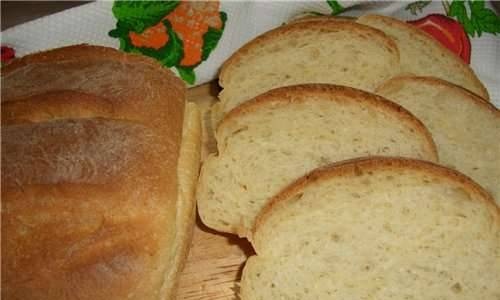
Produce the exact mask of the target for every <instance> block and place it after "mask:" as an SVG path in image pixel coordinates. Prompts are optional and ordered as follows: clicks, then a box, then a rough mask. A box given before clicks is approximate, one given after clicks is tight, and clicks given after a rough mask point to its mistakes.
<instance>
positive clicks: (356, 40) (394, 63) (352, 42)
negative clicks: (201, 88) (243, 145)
mask: <svg viewBox="0 0 500 300" xmlns="http://www.w3.org/2000/svg"><path fill="white" fill-rule="evenodd" d="M398 73H399V53H398V50H397V47H396V45H395V44H394V42H393V41H392V39H390V38H388V37H387V36H386V35H385V34H384V33H383V32H381V31H379V30H376V29H373V28H371V27H369V26H365V25H361V24H357V23H355V22H351V21H339V20H319V21H315V20H312V21H310V22H305V21H304V22H300V23H292V24H288V25H285V26H281V27H278V28H276V29H274V30H271V31H269V32H266V33H264V34H263V35H261V36H259V37H257V38H256V39H253V40H252V41H250V42H249V43H247V44H246V45H244V46H243V47H242V48H240V49H239V50H238V51H236V52H235V53H234V54H233V55H232V56H231V57H230V58H229V59H228V60H227V61H226V62H225V63H224V65H223V66H222V69H221V71H220V75H219V83H220V85H221V86H222V87H223V90H222V92H221V93H220V95H219V98H220V103H218V104H217V106H215V107H214V114H215V116H214V119H215V120H216V121H219V120H220V119H221V118H222V116H223V115H224V114H226V113H227V112H229V111H230V110H231V109H233V108H234V107H236V106H237V105H238V104H241V103H242V102H244V101H246V100H249V99H251V98H253V97H255V96H257V95H259V94H261V93H263V92H265V91H268V90H271V89H273V88H277V87H281V86H287V85H293V84H304V83H329V84H339V85H347V86H351V87H354V88H358V89H362V90H366V91H373V90H374V89H375V88H376V87H377V86H378V85H379V84H380V83H382V82H383V81H385V80H387V79H389V78H391V77H393V76H394V75H396V74H398Z"/></svg>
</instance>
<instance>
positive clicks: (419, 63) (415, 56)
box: [357, 15, 489, 100]
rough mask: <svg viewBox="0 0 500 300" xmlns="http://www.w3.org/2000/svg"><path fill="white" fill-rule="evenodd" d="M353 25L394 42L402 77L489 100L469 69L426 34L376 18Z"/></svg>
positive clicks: (394, 22)
mask: <svg viewBox="0 0 500 300" xmlns="http://www.w3.org/2000/svg"><path fill="white" fill-rule="evenodd" d="M357 22H358V23H360V24H364V25H367V26H371V27H373V28H377V29H379V30H381V31H383V32H385V33H386V34H387V35H388V36H389V37H391V38H392V39H394V42H395V43H396V44H397V46H398V48H399V52H400V57H401V72H402V73H410V74H414V75H417V76H434V77H438V78H441V79H444V80H447V81H450V82H452V83H454V84H456V85H459V86H462V87H464V88H466V89H468V90H470V91H471V92H473V93H475V94H477V95H478V96H480V97H482V98H484V99H486V100H489V95H488V91H487V90H486V87H485V86H484V85H483V84H482V83H481V81H480V80H479V78H478V77H477V76H476V74H475V73H474V71H473V70H472V68H471V67H470V66H469V65H467V64H466V63H465V62H464V61H463V60H462V59H460V58H459V57H458V56H457V55H456V54H455V53H453V52H451V51H450V50H449V49H448V48H446V47H444V46H443V45H441V43H439V42H438V41H437V40H436V39H435V38H433V37H432V36H431V35H429V34H428V33H427V32H425V31H423V30H420V29H419V28H417V27H415V26H413V25H411V24H407V23H405V22H402V21H400V20H397V19H394V18H391V17H386V16H380V15H364V16H361V17H359V18H358V20H357Z"/></svg>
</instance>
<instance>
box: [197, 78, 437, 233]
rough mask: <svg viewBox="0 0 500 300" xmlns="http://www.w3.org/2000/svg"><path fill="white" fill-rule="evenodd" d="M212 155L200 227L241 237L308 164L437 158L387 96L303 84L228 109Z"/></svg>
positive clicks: (203, 183) (202, 188) (417, 126)
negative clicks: (367, 158)
mask: <svg viewBox="0 0 500 300" xmlns="http://www.w3.org/2000/svg"><path fill="white" fill-rule="evenodd" d="M216 139H217V147H218V155H212V156H210V157H209V158H208V159H207V160H206V161H205V162H204V164H203V167H202V171H201V175H200V180H199V185H198V188H197V200H198V210H199V214H200V217H201V219H202V221H203V223H204V224H206V225H207V226H209V227H211V228H213V229H216V230H219V231H224V232H230V233H237V234H238V235H240V236H246V235H247V234H248V231H249V230H250V229H251V228H252V226H253V223H254V219H255V217H256V216H257V214H258V213H259V211H260V209H261V208H262V207H263V206H264V205H265V204H266V202H267V200H268V198H270V197H272V196H273V195H274V194H275V193H277V192H278V191H279V190H281V189H282V188H284V187H285V186H286V185H287V184H289V183H291V182H292V181H294V180H295V179H297V178H299V177H300V176H302V175H304V174H306V173H307V172H309V171H311V170H312V169H314V168H316V167H319V166H323V165H326V164H328V163H331V162H335V161H340V160H344V159H350V158H354V157H359V156H367V155H394V156H404V157H413V158H419V159H425V160H431V161H436V160H437V155H436V149H435V145H434V142H433V141H432V138H431V136H430V134H429V132H428V131H427V129H426V128H425V127H424V126H423V125H422V123H421V122H420V121H418V120H417V119H416V118H415V117H414V116H413V115H411V114H410V113H408V112H407V111H406V110H404V109H403V108H401V107H400V106H398V105H396V104H394V103H393V102H390V101H387V100H385V99H383V98H381V97H377V96H375V95H373V94H370V93H367V92H363V91H360V90H356V89H352V88H347V87H342V86H334V85H326V84H323V85H321V84H310V85H297V86H289V87H282V88H277V89H274V90H271V91H269V92H266V93H264V94H262V95H260V96H258V97H256V98H254V99H252V100H250V101H247V102H245V103H244V104H242V105H240V106H238V107H237V108H235V109H234V110H232V111H231V112H229V113H228V114H227V115H226V116H225V118H224V119H223V120H222V121H221V123H220V125H219V127H218V128H217V131H216Z"/></svg>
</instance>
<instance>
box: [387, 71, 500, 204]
mask: <svg viewBox="0 0 500 300" xmlns="http://www.w3.org/2000/svg"><path fill="white" fill-rule="evenodd" d="M377 93H378V94H379V95H381V96H383V97H385V98H387V99H389V100H392V101H394V102H396V103H398V104H399V105H401V106H403V107H404V108H406V109H408V110H409V111H410V112H411V113H413V114H414V115H415V116H416V117H417V118H419V119H420V120H421V121H422V122H423V123H424V124H425V126H427V128H428V129H429V131H430V132H431V134H432V136H433V138H434V141H435V142H436V145H437V149H438V153H439V159H440V163H441V164H443V165H446V166H448V167H451V168H454V169H456V170H459V171H460V172H462V173H464V174H466V175H468V176H470V177H471V178H472V179H474V180H475V181H477V182H478V183H480V184H481V185H482V186H483V187H485V188H486V190H488V191H489V192H490V193H491V194H492V195H493V197H494V198H495V199H496V200H497V201H498V203H499V204H500V184H499V178H500V111H499V110H498V109H497V108H496V107H495V106H494V105H492V104H491V103H489V102H488V101H486V100H484V99H482V98H480V97H478V96H476V95H474V94H473V93H470V92H468V91H467V90H465V89H462V88H460V87H458V86H456V85H453V84H450V83H448V82H446V81H444V80H440V79H436V78H432V77H408V76H407V77H397V78H394V79H391V80H389V81H387V82H386V83H384V84H383V85H382V86H381V87H379V88H378V89H377Z"/></svg>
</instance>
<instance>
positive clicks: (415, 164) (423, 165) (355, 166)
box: [252, 156, 500, 249]
mask: <svg viewBox="0 0 500 300" xmlns="http://www.w3.org/2000/svg"><path fill="white" fill-rule="evenodd" d="M376 169H386V170H393V171H395V174H396V173H397V171H398V170H403V169H412V170H415V171H421V172H425V173H427V174H432V175H434V176H435V177H436V178H440V179H442V180H445V181H450V182H455V183H458V184H460V185H461V186H462V187H463V188H464V189H465V190H466V191H467V192H468V193H473V194H476V195H478V197H477V199H480V201H482V202H484V204H485V205H486V206H488V207H489V210H490V211H491V213H492V215H494V216H495V218H494V219H495V220H496V222H497V223H498V224H497V225H498V226H500V207H498V206H497V205H496V204H495V200H494V199H493V197H492V196H491V195H490V194H489V193H488V192H487V191H485V190H484V189H483V188H482V187H481V186H480V185H479V184H477V183H476V182H474V181H473V180H471V179H470V178H469V177H467V176H465V175H463V174H462V173H460V172H458V171H455V170H452V169H449V168H446V167H443V166H441V165H438V164H436V163H433V162H429V161H423V160H416V159H411V158H402V157H378V156H372V157H364V158H356V159H351V160H345V161H341V162H337V163H333V164H330V165H328V166H325V167H322V168H318V169H316V170H313V171H312V172H310V173H309V174H307V175H305V176H303V177H301V178H299V179H298V180H296V181H295V182H293V183H291V184H290V185H288V186H287V187H286V188H284V189H283V190H282V191H281V192H280V193H278V194H277V195H275V196H274V197H273V198H272V199H271V200H270V201H269V202H268V203H267V205H266V206H265V207H264V208H263V209H262V210H261V213H260V214H259V216H258V217H257V219H256V221H255V224H254V227H253V229H252V236H255V233H256V232H257V231H258V229H259V227H260V226H263V224H264V223H265V222H266V219H267V218H269V217H270V215H272V213H273V210H275V209H277V207H278V206H281V205H284V203H285V202H286V201H293V199H294V197H292V196H293V195H295V194H297V193H300V191H301V190H303V189H304V188H305V187H306V186H308V185H312V184H315V183H316V182H320V181H322V180H328V179H329V178H332V177H338V176H347V177H348V176H359V175H362V174H365V173H367V174H371V172H373V171H374V170H376ZM253 242H255V241H253ZM255 247H256V248H257V249H258V248H259V247H258V245H256V246H255Z"/></svg>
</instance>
